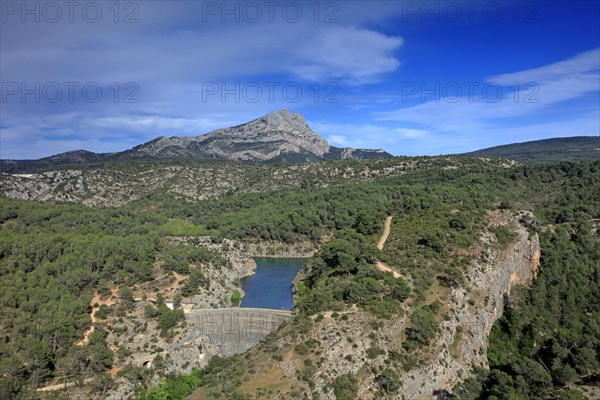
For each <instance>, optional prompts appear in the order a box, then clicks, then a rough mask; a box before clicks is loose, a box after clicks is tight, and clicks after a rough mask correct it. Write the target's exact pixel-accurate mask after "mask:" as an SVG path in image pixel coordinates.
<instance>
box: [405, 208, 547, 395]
mask: <svg viewBox="0 0 600 400" xmlns="http://www.w3.org/2000/svg"><path fill="white" fill-rule="evenodd" d="M524 214H527V213H526V212H522V213H520V214H517V215H512V214H510V213H500V212H494V213H492V218H493V221H494V222H492V224H493V225H496V226H505V227H507V228H509V229H510V230H512V231H513V232H515V233H516V234H517V236H516V238H515V239H514V241H513V242H512V243H511V245H510V246H509V247H508V248H507V249H505V250H504V251H498V250H496V249H495V247H494V246H493V244H494V242H495V240H496V239H495V237H494V235H493V234H491V233H489V232H484V233H482V234H481V238H480V242H481V244H482V245H483V246H484V248H485V250H484V256H483V257H482V258H480V259H479V260H477V261H475V262H474V263H473V264H472V266H471V268H470V269H469V270H468V271H467V273H466V277H467V283H466V285H465V287H460V288H456V289H454V290H452V297H451V301H450V303H449V304H448V307H449V309H450V310H451V312H452V314H453V316H454V318H453V319H451V320H450V321H444V322H442V324H441V328H442V329H441V330H442V334H441V335H440V336H439V337H438V339H437V342H436V344H435V346H436V347H437V349H438V351H437V352H436V353H437V356H436V357H435V358H434V359H432V360H430V361H428V362H427V363H426V364H425V365H423V366H422V367H419V368H417V369H415V370H413V371H410V372H409V373H408V374H407V375H406V376H404V377H403V382H404V384H403V394H404V397H405V398H407V399H430V398H432V395H433V393H436V392H438V391H442V390H450V389H451V388H452V387H453V386H454V385H455V384H456V383H458V382H460V381H462V380H463V379H465V378H466V377H467V376H469V375H470V370H471V368H472V367H473V366H480V367H484V368H487V367H488V364H487V348H488V336H489V333H490V331H491V329H492V326H493V325H494V322H495V321H496V320H497V319H498V318H499V317H500V316H501V315H502V312H503V310H504V300H505V296H508V295H509V293H510V290H511V289H512V288H513V287H514V286H515V285H517V284H525V283H528V282H530V280H531V279H532V278H533V277H534V275H535V273H536V272H537V269H538V267H539V257H540V244H539V238H538V236H537V234H534V235H530V234H529V233H528V231H527V229H526V228H525V227H524V226H522V225H521V224H520V223H519V219H520V218H521V216H522V215H524Z"/></svg>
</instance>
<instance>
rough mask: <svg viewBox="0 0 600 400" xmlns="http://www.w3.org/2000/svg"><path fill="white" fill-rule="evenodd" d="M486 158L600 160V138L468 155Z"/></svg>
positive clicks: (530, 161)
mask: <svg viewBox="0 0 600 400" xmlns="http://www.w3.org/2000/svg"><path fill="white" fill-rule="evenodd" d="M467 155H475V156H484V157H503V158H508V159H509V160H515V161H518V162H521V163H526V164H533V163H540V162H558V161H578V160H599V159H600V137H599V136H574V137H565V138H553V139H543V140H535V141H532V142H523V143H513V144H507V145H503V146H495V147H490V148H487V149H481V150H477V151H473V152H471V153H467Z"/></svg>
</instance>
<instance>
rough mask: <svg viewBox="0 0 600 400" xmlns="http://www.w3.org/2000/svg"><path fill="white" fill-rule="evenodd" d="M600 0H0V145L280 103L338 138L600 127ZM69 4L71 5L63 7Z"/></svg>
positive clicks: (484, 140)
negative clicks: (68, 0)
mask: <svg viewBox="0 0 600 400" xmlns="http://www.w3.org/2000/svg"><path fill="white" fill-rule="evenodd" d="M599 4H600V2H598V1H564V2H563V1H553V0H545V1H464V2H463V1H456V2H455V1H383V2H377V1H368V2H367V1H344V2H341V1H338V2H328V1H324V2H313V1H306V2H284V1H279V2H266V1H265V2H263V1H257V2H235V1H230V2H199V1H169V2H166V1H133V2H120V3H117V6H116V7H115V5H114V2H112V1H110V2H103V1H96V2H94V1H82V2H77V4H76V5H73V6H66V5H65V4H64V3H63V2H54V3H53V2H37V1H30V2H27V3H22V2H20V1H16V2H13V1H6V0H4V1H2V2H1V3H0V5H1V9H0V18H1V19H0V81H1V83H2V87H1V89H2V93H1V96H0V97H1V98H0V118H1V121H0V158H5V159H6V158H19V159H21V158H39V157H44V156H48V155H51V154H55V153H59V152H63V151H68V150H74V149H87V150H91V151H96V152H112V151H120V150H125V149H127V148H130V147H132V146H135V145H137V144H140V143H142V142H145V141H148V140H151V139H153V138H155V137H157V136H173V135H199V134H203V133H206V132H209V131H210V130H212V129H216V128H220V127H227V126H231V125H236V124H239V123H243V122H246V121H249V120H251V119H254V118H257V117H259V116H261V115H264V114H267V113H269V112H271V111H274V110H277V109H280V108H287V109H288V110H290V111H292V112H296V113H302V114H304V116H305V118H306V120H307V122H308V124H309V125H310V126H311V127H312V128H313V130H314V131H316V132H317V133H319V134H320V135H322V136H324V137H325V138H326V139H328V140H329V141H330V143H331V144H333V145H336V146H342V147H343V146H350V147H358V148H384V149H386V150H387V151H389V152H391V153H392V154H395V155H435V154H448V153H457V152H465V151H470V150H475V149H478V148H483V147H489V146H493V145H498V144H505V143H512V142H521V141H527V140H536V139H542V138H548V137H564V136H575V135H599V134H600V5H599ZM70 7H72V8H70Z"/></svg>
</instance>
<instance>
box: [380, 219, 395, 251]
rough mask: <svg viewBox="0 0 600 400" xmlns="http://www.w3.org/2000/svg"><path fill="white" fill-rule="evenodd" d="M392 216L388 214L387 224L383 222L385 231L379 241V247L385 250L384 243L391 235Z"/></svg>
mask: <svg viewBox="0 0 600 400" xmlns="http://www.w3.org/2000/svg"><path fill="white" fill-rule="evenodd" d="M392 218H394V217H393V216H391V215H388V216H387V217H386V219H385V224H383V233H382V234H381V238H379V243H377V248H378V249H379V250H383V245H384V244H385V241H386V240H387V238H388V236H390V231H391V230H392Z"/></svg>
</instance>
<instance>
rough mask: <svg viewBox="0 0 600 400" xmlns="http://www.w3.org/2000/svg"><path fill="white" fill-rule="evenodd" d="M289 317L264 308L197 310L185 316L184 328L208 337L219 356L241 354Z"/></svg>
mask: <svg viewBox="0 0 600 400" xmlns="http://www.w3.org/2000/svg"><path fill="white" fill-rule="evenodd" d="M291 318H292V312H291V311H288V310H272V309H267V308H222V309H201V310H192V311H191V312H190V313H188V314H186V319H187V323H188V326H194V328H193V329H194V330H196V329H197V332H198V335H199V336H204V337H206V338H208V341H209V343H210V344H212V345H214V347H215V348H216V349H217V351H218V353H219V354H220V355H221V356H230V355H233V354H238V353H243V352H245V351H246V350H248V349H250V348H251V347H253V346H255V345H256V344H258V342H260V341H261V340H262V339H263V338H264V337H265V336H267V335H268V334H269V333H271V332H274V331H276V330H277V328H279V326H281V324H282V323H284V322H286V321H288V320H289V319H291Z"/></svg>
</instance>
